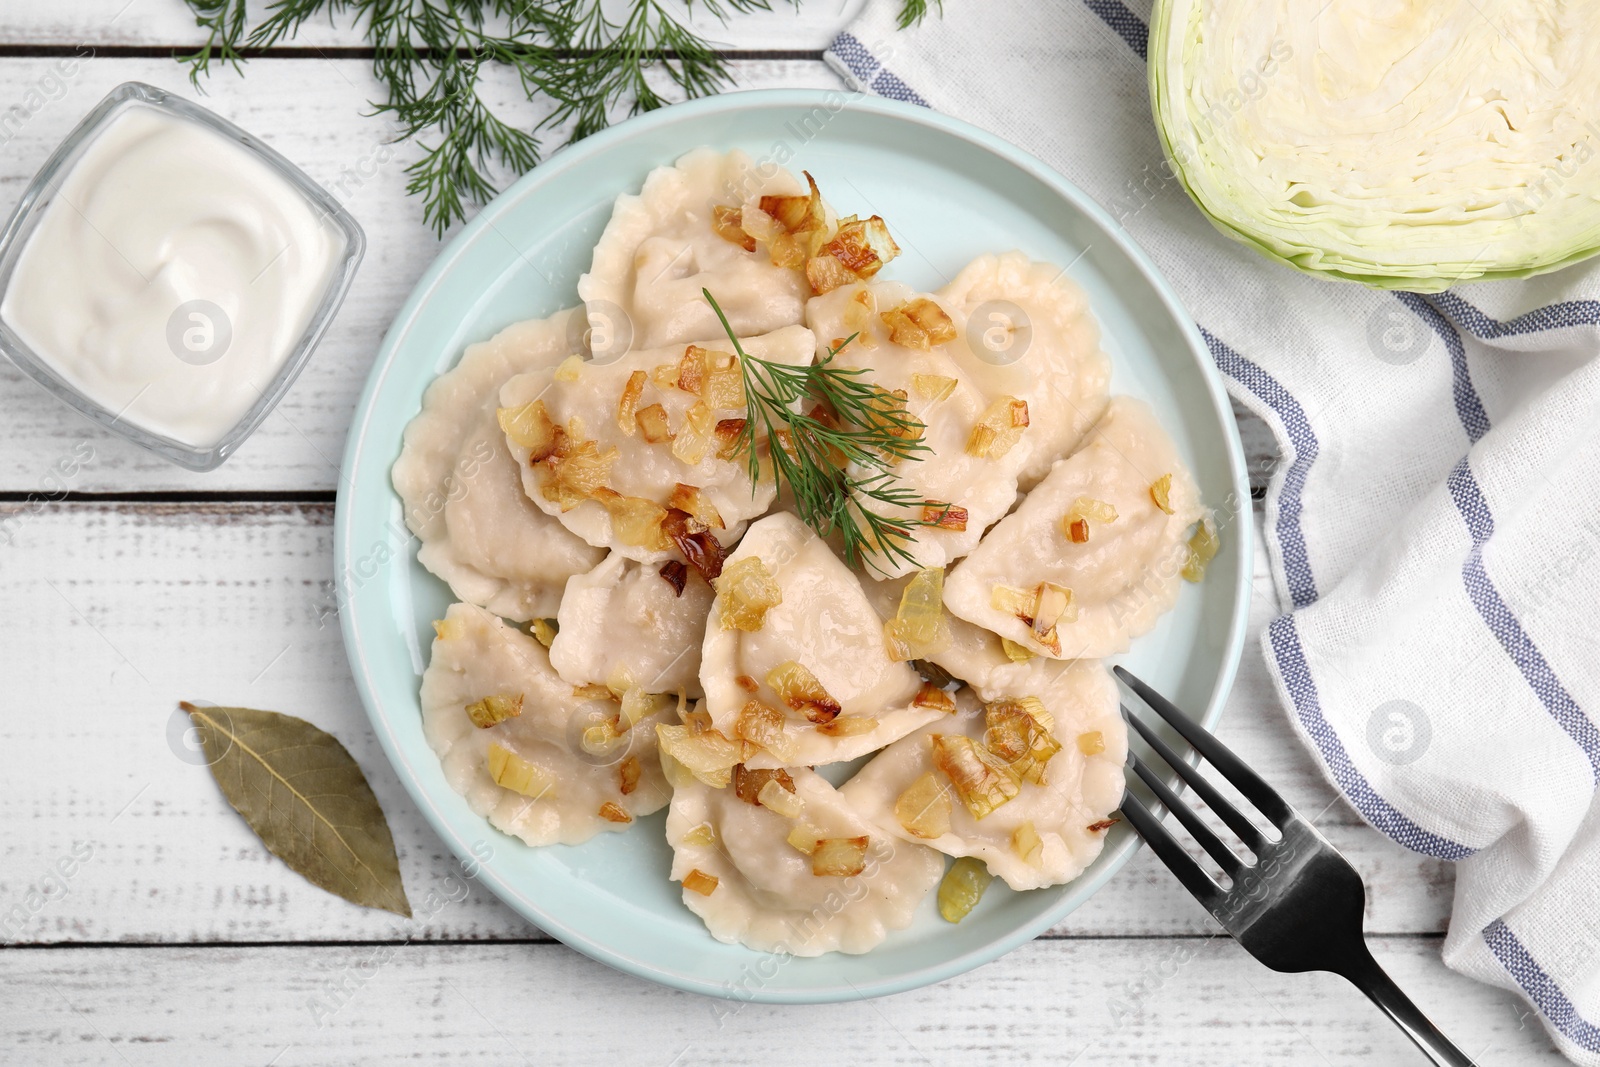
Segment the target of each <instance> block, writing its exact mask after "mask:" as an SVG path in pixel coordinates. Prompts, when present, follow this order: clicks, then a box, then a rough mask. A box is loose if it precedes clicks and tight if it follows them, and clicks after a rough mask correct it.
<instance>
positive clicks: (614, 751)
mask: <svg viewBox="0 0 1600 1067" xmlns="http://www.w3.org/2000/svg"><path fill="white" fill-rule="evenodd" d="M437 629H438V631H439V636H438V637H437V638H436V639H435V640H434V642H433V658H432V659H431V661H430V662H429V663H428V669H427V670H426V671H425V672H423V675H422V724H423V729H424V731H425V733H426V735H427V738H428V744H430V745H431V746H433V750H434V751H435V752H436V753H438V755H439V759H440V761H441V763H442V764H443V765H444V773H445V778H446V779H448V780H449V782H450V786H451V788H453V789H454V790H455V791H456V792H457V793H460V794H461V795H462V796H463V797H465V798H466V800H467V803H468V804H469V805H470V806H471V808H472V810H473V811H475V812H477V813H478V814H480V815H483V816H486V817H487V818H488V820H489V821H490V822H491V823H493V824H494V826H495V827H496V828H498V829H500V830H503V831H505V832H506V833H508V834H515V835H516V836H517V837H520V838H522V840H524V841H526V842H527V843H528V844H530V845H551V844H557V843H560V844H566V845H575V844H578V843H579V842H581V841H587V840H588V839H589V838H591V837H593V836H594V835H595V834H597V833H600V832H602V831H615V830H625V829H627V828H628V826H629V824H631V823H632V821H633V820H634V819H636V818H638V817H640V816H644V815H649V814H650V813H651V812H653V811H657V810H659V809H660V808H662V807H663V806H664V805H665V804H666V803H667V800H668V793H669V790H668V788H667V783H666V778H665V776H664V774H663V773H662V770H661V759H660V756H659V754H658V750H657V742H656V731H655V726H656V723H657V722H660V721H665V716H667V715H669V714H670V711H671V707H672V705H665V706H663V707H662V709H661V710H660V711H659V712H658V713H657V714H655V715H652V716H650V717H647V718H643V719H641V720H640V721H639V722H638V723H637V724H635V725H633V727H632V728H631V729H627V730H625V731H620V736H618V734H619V730H618V729H617V727H618V726H619V725H620V723H621V722H623V721H626V720H624V719H622V718H621V717H620V713H619V709H618V705H617V704H616V703H615V702H614V701H612V700H610V699H607V698H605V697H601V698H599V699H596V698H595V697H593V696H592V695H588V694H584V695H580V694H578V693H575V692H574V690H573V687H572V686H571V685H568V684H567V683H566V682H564V681H562V680H561V679H560V678H559V677H557V676H556V672H555V671H554V670H552V669H551V667H550V659H549V657H548V656H547V655H546V654H545V650H544V646H543V645H541V644H539V642H537V641H535V640H534V639H533V638H531V637H529V636H527V635H526V634H524V633H522V632H521V631H520V630H517V629H514V628H513V627H511V626H508V625H506V624H505V623H504V622H502V621H501V620H500V619H498V618H496V617H495V616H493V615H491V614H490V613H489V612H487V611H484V610H483V609H482V608H479V607H475V606H473V605H471V604H452V605H451V606H450V609H449V610H448V611H447V612H446V613H445V617H444V619H443V620H442V621H441V622H440V623H438V624H437Z"/></svg>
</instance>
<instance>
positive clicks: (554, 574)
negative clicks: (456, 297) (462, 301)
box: [393, 311, 602, 622]
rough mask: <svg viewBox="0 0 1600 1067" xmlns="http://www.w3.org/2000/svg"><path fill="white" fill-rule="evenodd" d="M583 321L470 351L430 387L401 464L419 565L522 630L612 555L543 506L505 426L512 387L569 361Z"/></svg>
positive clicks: (541, 323) (531, 330)
mask: <svg viewBox="0 0 1600 1067" xmlns="http://www.w3.org/2000/svg"><path fill="white" fill-rule="evenodd" d="M576 313H577V312H576V311H563V312H558V313H557V314H555V315H553V316H551V317H550V318H548V319H536V320H533V321H530V322H519V323H517V324H516V325H514V326H508V327H506V328H505V329H504V330H501V331H500V332H499V333H498V334H496V335H495V336H494V338H493V339H491V340H489V341H484V342H482V343H480V344H475V345H472V346H470V347H469V348H468V349H467V350H466V352H465V353H464V354H463V355H462V357H461V361H460V362H459V363H457V364H456V365H455V366H454V367H453V368H451V369H450V370H448V371H445V372H444V373H443V374H441V375H440V376H439V377H438V378H436V379H435V380H434V382H433V384H432V385H430V386H428V391H427V393H426V394H424V396H423V398H422V410H421V411H420V412H418V413H417V416H416V417H415V418H414V419H412V420H411V423H410V424H409V425H408V426H407V427H406V431H405V439H404V443H403V444H402V445H401V448H400V458H399V459H398V460H396V461H395V464H394V471H393V478H394V487H395V491H396V492H398V493H399V494H400V503H401V507H402V509H403V511H404V515H405V522H406V526H407V528H408V529H410V530H411V532H412V533H414V534H416V535H417V537H418V538H419V539H420V540H421V542H422V546H421V548H419V549H418V550H417V561H418V562H419V563H421V564H422V565H423V566H424V567H426V568H428V570H430V571H432V572H433V573H434V574H436V575H438V576H439V577H440V578H442V579H444V581H445V582H447V583H448V584H449V586H450V591H451V592H452V593H454V594H455V595H456V596H457V597H458V598H460V599H461V600H465V601H467V602H468V603H471V604H478V605H480V606H482V607H486V608H488V609H489V610H490V611H492V612H494V613H495V614H497V615H502V616H504V617H505V618H508V619H515V620H517V621H519V622H522V621H525V620H528V619H532V618H538V617H540V616H549V615H554V614H555V611H556V606H557V604H559V603H560V600H561V590H562V589H563V588H564V587H565V586H566V584H567V579H568V578H570V577H572V576H573V575H574V574H582V573H583V572H585V571H587V570H589V569H590V568H591V567H593V566H594V565H595V564H596V563H598V562H599V561H600V558H601V555H602V553H601V552H600V551H599V550H598V549H595V548H591V547H590V546H589V545H588V544H587V543H586V542H585V541H584V540H583V539H582V538H581V537H578V536H577V535H575V534H572V533H570V532H568V531H567V530H566V529H565V528H563V527H562V525H561V524H560V523H559V522H557V521H556V520H555V519H552V518H551V517H550V516H548V515H546V514H544V513H543V512H542V511H540V510H539V509H538V508H536V507H534V506H533V503H532V501H530V500H529V499H528V497H527V494H525V493H524V492H523V491H522V478H521V475H520V474H519V473H518V470H517V461H516V460H514V459H512V458H511V454H510V453H509V452H507V451H506V444H505V435H504V434H503V433H501V431H500V427H499V425H498V423H497V422H496V420H495V398H496V394H497V393H498V391H499V389H500V386H501V384H502V383H504V382H505V381H506V380H507V379H508V378H511V377H512V376H513V375H517V374H522V373H525V372H528V371H533V370H536V369H539V368H545V367H554V366H555V365H556V364H557V363H559V362H561V360H562V359H564V358H565V357H566V355H567V344H566V325H567V323H568V322H569V321H570V320H571V317H572V316H573V315H574V314H576Z"/></svg>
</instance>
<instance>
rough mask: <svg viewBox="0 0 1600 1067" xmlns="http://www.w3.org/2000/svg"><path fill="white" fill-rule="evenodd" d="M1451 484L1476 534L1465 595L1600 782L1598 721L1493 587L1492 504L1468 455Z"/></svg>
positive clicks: (1464, 569) (1464, 576)
mask: <svg viewBox="0 0 1600 1067" xmlns="http://www.w3.org/2000/svg"><path fill="white" fill-rule="evenodd" d="M1448 485H1449V487H1450V497H1451V499H1452V500H1454V501H1455V504H1456V509H1457V510H1459V511H1460V512H1461V517H1462V518H1463V519H1464V520H1465V521H1466V524H1467V532H1468V533H1469V534H1470V535H1471V537H1472V550H1471V551H1470V552H1468V553H1467V559H1466V562H1465V563H1463V564H1462V565H1461V580H1462V582H1463V583H1464V584H1465V585H1466V587H1467V596H1468V597H1470V598H1471V600H1472V604H1473V606H1474V607H1476V608H1477V609H1478V614H1479V615H1480V616H1482V617H1483V621H1484V624H1485V625H1487V626H1488V627H1489V632H1490V633H1492V634H1494V636H1495V639H1496V640H1498V641H1499V642H1500V647H1502V648H1504V649H1505V650H1506V655H1508V656H1510V657H1511V662H1513V663H1515V664H1516V665H1517V670H1519V671H1521V672H1522V677H1523V678H1525V679H1526V680H1527V682H1528V685H1529V686H1530V687H1531V688H1532V689H1533V691H1534V693H1535V694H1537V695H1538V697H1539V700H1540V702H1541V703H1542V704H1544V706H1545V710H1546V711H1548V712H1549V713H1550V715H1551V717H1552V718H1554V719H1555V720H1556V722H1557V723H1559V724H1560V726H1561V728H1562V729H1563V730H1565V731H1566V732H1567V736H1569V737H1571V738H1572V740H1573V741H1575V742H1576V743H1577V745H1578V747H1579V748H1581V749H1583V753H1584V755H1585V756H1588V757H1589V766H1590V768H1591V770H1592V771H1593V773H1594V775H1595V779H1596V780H1597V781H1600V730H1597V729H1595V725H1594V723H1593V722H1591V721H1590V720H1589V717H1588V716H1587V715H1585V714H1584V712H1583V709H1582V708H1581V707H1579V706H1578V702H1577V701H1576V700H1574V699H1573V698H1572V694H1570V693H1568V692H1567V689H1566V687H1565V686H1564V685H1562V684H1561V680H1560V679H1559V678H1557V677H1556V672H1555V671H1554V670H1553V669H1552V668H1551V666H1550V663H1549V661H1547V660H1546V659H1545V658H1544V654H1543V653H1542V652H1540V651H1539V647H1538V646H1537V645H1535V644H1534V643H1533V638H1531V637H1529V636H1528V633H1527V631H1526V630H1524V629H1523V628H1522V623H1520V622H1518V621H1517V616H1516V615H1515V614H1514V613H1513V612H1512V610H1511V608H1510V606H1509V605H1507V604H1506V602H1505V599H1504V598H1503V597H1501V595H1500V590H1498V589H1496V588H1495V584H1494V582H1493V580H1492V579H1490V577H1489V572H1488V570H1487V569H1485V567H1484V565H1483V548H1484V545H1486V544H1487V543H1488V541H1489V538H1491V537H1493V536H1494V514H1493V512H1491V511H1490V510H1489V502H1488V501H1487V500H1485V499H1484V496H1483V490H1482V489H1481V488H1480V487H1479V486H1478V481H1477V479H1476V478H1474V477H1473V476H1472V467H1471V466H1470V465H1469V464H1468V463H1467V457H1466V456H1463V457H1461V462H1460V463H1457V464H1456V467H1455V470H1453V471H1451V472H1450V478H1449V480H1448Z"/></svg>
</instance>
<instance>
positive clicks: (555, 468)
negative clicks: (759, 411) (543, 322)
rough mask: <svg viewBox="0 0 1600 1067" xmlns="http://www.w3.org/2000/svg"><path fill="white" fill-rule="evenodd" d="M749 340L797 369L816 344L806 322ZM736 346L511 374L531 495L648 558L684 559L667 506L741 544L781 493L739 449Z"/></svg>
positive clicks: (512, 418)
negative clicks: (757, 478) (754, 478)
mask: <svg viewBox="0 0 1600 1067" xmlns="http://www.w3.org/2000/svg"><path fill="white" fill-rule="evenodd" d="M740 343H741V345H742V346H743V347H744V349H745V351H746V352H747V353H749V354H750V355H752V356H754V357H757V358H759V359H765V360H770V361H773V362H776V363H785V364H789V365H791V366H800V365H804V364H807V363H809V362H810V361H811V357H812V353H813V349H814V347H815V342H814V340H813V338H812V336H811V331H810V330H807V329H805V328H804V327H803V326H790V327H786V328H785V329H782V330H779V331H777V332H776V333H769V334H766V335H764V336H761V337H752V338H749V339H741V341H740ZM732 347H733V345H732V344H731V343H729V342H728V341H727V340H726V339H724V341H723V343H722V344H721V345H717V344H714V343H711V344H710V346H709V348H708V349H702V348H698V347H694V346H686V345H679V346H676V347H673V348H658V349H650V350H643V351H636V352H630V353H628V354H627V355H626V356H624V357H622V358H621V359H618V360H615V361H610V362H593V361H583V360H573V361H571V362H569V363H567V364H564V365H563V366H562V367H561V368H559V369H557V370H555V371H551V370H544V371H538V372H535V373H532V374H523V375H519V376H517V377H516V378H513V379H511V380H510V381H509V382H507V383H506V384H505V386H504V387H503V388H502V389H501V390H500V405H501V406H500V418H501V420H502V425H503V426H504V427H506V430H507V435H506V440H507V441H508V442H509V445H510V450H511V454H512V455H513V456H515V457H516V458H517V461H518V463H520V464H521V468H522V479H523V488H524V490H525V491H526V493H527V495H528V496H529V497H530V498H532V500H533V502H534V503H535V504H537V505H538V506H539V508H541V509H542V510H543V511H544V512H545V513H546V514H548V515H553V516H555V517H557V518H559V519H560V520H561V523H562V525H564V526H565V527H566V528H567V529H568V530H571V531H572V532H573V533H575V534H577V535H578V536H580V537H582V538H583V539H584V540H585V541H587V542H588V543H589V544H591V545H594V546H596V547H598V548H609V549H612V550H613V551H616V552H618V553H620V554H621V555H624V556H627V557H628V558H629V559H634V560H638V561H639V562H641V563H661V562H663V561H665V560H668V559H671V558H674V556H678V557H680V558H681V557H683V555H684V552H683V549H682V548H681V547H679V545H677V544H675V543H674V541H673V540H672V539H671V538H670V537H669V534H668V532H667V531H668V529H669V528H670V524H668V523H666V522H665V520H666V519H667V517H668V509H669V508H670V509H676V510H677V511H678V512H679V513H680V515H684V514H687V516H688V518H689V519H690V520H692V521H690V522H689V523H688V531H687V532H688V533H689V534H693V533H696V532H701V533H706V534H707V535H708V537H710V538H714V539H715V540H716V541H717V542H718V543H719V544H723V545H726V544H731V543H733V542H734V541H736V540H737V539H738V537H739V534H740V533H741V532H742V531H743V530H744V524H745V522H746V521H748V520H749V519H751V518H754V517H755V516H757V515H760V514H762V513H764V512H765V511H766V510H767V507H768V505H769V504H771V503H772V497H773V494H774V490H773V486H772V483H771V481H770V480H769V479H763V480H762V481H761V482H760V483H759V484H757V485H755V486H752V485H751V482H750V468H749V463H748V459H747V456H746V455H745V454H743V453H739V452H735V451H734V449H733V446H734V444H735V443H736V442H735V439H734V435H735V434H736V433H737V431H738V429H739V427H740V426H742V425H743V420H744V417H745V413H746V409H745V400H744V388H743V385H742V382H741V377H740V368H739V365H738V361H737V358H736V357H735V356H734V355H733V354H731V352H730V351H729V350H730V349H731V348H732ZM708 528H709V529H708ZM680 532H681V530H680ZM706 547H708V548H709V547H710V546H709V545H707V546H706ZM689 561H690V562H694V561H693V559H690V560H689ZM713 573H714V569H713Z"/></svg>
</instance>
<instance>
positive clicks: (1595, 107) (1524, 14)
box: [1150, 0, 1600, 292]
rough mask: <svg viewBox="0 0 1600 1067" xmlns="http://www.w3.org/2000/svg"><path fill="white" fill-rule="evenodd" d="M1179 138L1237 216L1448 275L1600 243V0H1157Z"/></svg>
mask: <svg viewBox="0 0 1600 1067" xmlns="http://www.w3.org/2000/svg"><path fill="white" fill-rule="evenodd" d="M1151 30H1152V33H1151V52H1150V92H1151V100H1152V103H1153V107H1154V110H1155V119H1156V127H1157V129H1158V130H1159V131H1160V134H1161V140H1162V147H1163V149H1164V150H1165V151H1166V153H1167V158H1168V160H1169V161H1170V165H1171V166H1172V168H1173V171H1174V172H1175V174H1176V176H1177V177H1178V179H1179V180H1180V181H1181V182H1182V183H1183V185H1184V187H1185V188H1186V189H1187V190H1188V191H1189V194H1190V196H1192V197H1193V198H1194V200H1195V202H1196V203H1197V204H1198V205H1199V206H1200V209H1201V210H1202V211H1204V212H1205V213H1206V215H1208V216H1209V217H1210V218H1211V220H1212V222H1213V223H1215V224H1216V226H1217V228H1218V229H1220V230H1222V232H1223V233H1225V234H1227V235H1229V236H1230V237H1234V238H1236V239H1238V240H1240V241H1243V242H1244V243H1245V244H1248V245H1250V246H1251V247H1253V248H1256V249H1257V250H1259V251H1261V252H1263V253H1265V254H1266V255H1267V256H1269V257H1271V258H1273V259H1277V260H1280V261H1282V262H1285V263H1288V264H1289V265H1291V266H1294V267H1297V268H1299V269H1301V270H1305V271H1308V272H1312V273H1318V274H1324V275H1328V276H1332V277H1337V278H1345V279H1350V280H1354V281H1360V282H1364V283H1366V284H1368V285H1372V286H1377V287H1381V288H1389V289H1409V290H1413V291H1417V292H1437V291H1439V290H1441V289H1444V288H1446V287H1448V286H1450V285H1452V284H1454V283H1456V282H1458V281H1468V280H1471V279H1474V278H1511V277H1525V276H1527V275H1530V274H1539V273H1542V272H1544V271H1549V270H1554V269H1556V268H1558V267H1562V266H1565V265H1567V264H1569V263H1573V262H1576V261H1578V260H1580V259H1584V258H1586V257H1588V256H1591V255H1593V254H1594V253H1595V252H1597V251H1600V158H1596V157H1597V156H1600V63H1597V60H1600V4H1595V3H1574V2H1568V0H1528V2H1525V3H1511V2H1510V0H1478V2H1473V3H1461V4H1443V3H1429V2H1426V0H1334V2H1332V3H1330V2H1329V0H1156V5H1155V12H1154V14H1153V17H1152V20H1151Z"/></svg>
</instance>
